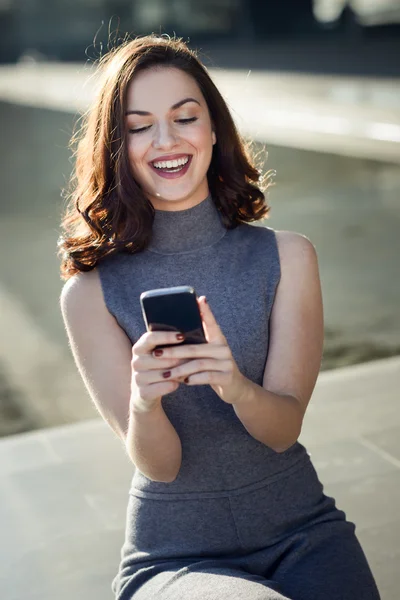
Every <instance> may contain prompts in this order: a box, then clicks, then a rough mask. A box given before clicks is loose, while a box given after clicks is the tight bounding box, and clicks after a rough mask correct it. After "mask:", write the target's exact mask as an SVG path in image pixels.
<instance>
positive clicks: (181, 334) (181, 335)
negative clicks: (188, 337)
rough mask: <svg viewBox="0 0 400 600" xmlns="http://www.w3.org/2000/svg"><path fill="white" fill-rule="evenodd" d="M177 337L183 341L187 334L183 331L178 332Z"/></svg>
mask: <svg viewBox="0 0 400 600" xmlns="http://www.w3.org/2000/svg"><path fill="white" fill-rule="evenodd" d="M176 339H177V340H179V341H182V340H184V339H185V336H184V335H183V333H177V334H176Z"/></svg>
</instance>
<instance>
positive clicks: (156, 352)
mask: <svg viewBox="0 0 400 600" xmlns="http://www.w3.org/2000/svg"><path fill="white" fill-rule="evenodd" d="M162 354H163V351H162V350H154V356H162Z"/></svg>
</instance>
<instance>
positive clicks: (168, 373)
mask: <svg viewBox="0 0 400 600" xmlns="http://www.w3.org/2000/svg"><path fill="white" fill-rule="evenodd" d="M162 376H163V377H164V378H165V379H167V378H168V377H171V371H164V373H163V374H162Z"/></svg>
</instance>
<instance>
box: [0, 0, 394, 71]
mask: <svg viewBox="0 0 400 600" xmlns="http://www.w3.org/2000/svg"><path fill="white" fill-rule="evenodd" d="M391 28H392V29H391ZM396 28H397V29H396ZM372 30H373V36H374V40H375V41H373V46H371V37H370V36H369V34H370V33H371V31H372ZM377 31H378V36H379V39H380V40H383V44H381V42H380V41H379V44H378V45H376V39H377V35H376V32H377ZM151 32H156V33H168V34H176V35H178V36H181V37H183V38H184V39H185V40H188V39H189V41H190V43H191V44H192V45H193V46H195V47H199V46H200V47H202V48H203V49H206V51H210V55H211V56H214V57H216V58H217V57H218V62H219V64H223V65H225V66H226V65H228V66H229V65H234V66H237V67H239V66H242V67H243V66H244V65H245V66H246V68H265V66H266V64H268V66H269V68H275V69H278V70H279V69H282V68H288V69H289V70H290V69H291V70H299V69H304V70H306V71H307V70H309V71H313V72H337V71H338V72H345V71H346V70H348V69H349V66H348V65H351V69H350V70H351V72H353V73H361V72H365V73H369V72H372V73H373V74H379V75H384V74H386V75H396V76H397V74H398V72H399V69H400V67H399V65H398V62H399V61H398V60H397V59H396V58H395V57H396V56H398V52H399V45H400V44H399V40H400V35H399V33H400V0H279V1H278V0H0V62H3V63H4V62H15V61H18V60H40V58H41V57H42V58H44V59H45V60H61V61H84V60H85V59H86V58H88V59H89V60H94V59H97V58H98V57H99V56H100V55H102V54H104V53H105V52H106V51H107V49H108V47H109V46H110V45H111V46H114V45H115V44H116V43H118V41H119V40H122V39H124V37H125V35H126V33H128V34H130V35H132V36H135V35H143V34H148V33H151ZM389 38H390V39H389ZM310 40H311V44H309V42H310ZM281 42H282V45H281V47H280V48H277V47H274V48H272V51H271V46H270V45H271V44H272V45H273V44H279V43H281ZM288 42H289V44H288ZM293 42H294V44H293ZM290 44H292V45H290ZM307 44H308V45H307ZM266 45H269V46H268V52H266V51H265V46H266ZM216 46H218V48H217V52H216ZM221 49H222V50H221ZM218 52H222V53H220V54H218ZM257 54H258V57H259V60H258V62H257V60H255V57H256V55H257ZM378 55H379V57H380V58H379V60H378V62H377V58H376V57H377V56H378ZM265 57H268V63H267V61H266V58H265ZM203 60H204V57H203Z"/></svg>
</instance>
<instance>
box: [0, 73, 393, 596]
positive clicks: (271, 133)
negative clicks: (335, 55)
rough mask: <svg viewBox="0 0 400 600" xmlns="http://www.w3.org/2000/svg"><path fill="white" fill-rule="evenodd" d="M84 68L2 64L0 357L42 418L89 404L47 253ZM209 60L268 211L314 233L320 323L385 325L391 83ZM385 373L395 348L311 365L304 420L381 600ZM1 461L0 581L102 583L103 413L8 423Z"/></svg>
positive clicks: (388, 509) (115, 488) (389, 481)
mask: <svg viewBox="0 0 400 600" xmlns="http://www.w3.org/2000/svg"><path fill="white" fill-rule="evenodd" d="M88 74H89V71H88V69H83V68H81V67H77V66H76V65H54V64H50V65H38V66H35V65H32V66H30V67H27V66H18V67H14V68H9V67H2V68H1V69H0V98H2V99H3V100H6V101H7V100H8V101H9V102H12V103H14V106H11V105H4V106H3V112H2V115H3V116H4V121H3V123H2V132H3V136H2V137H3V141H2V147H1V154H2V158H3V169H4V173H3V179H4V185H3V194H2V198H3V199H2V208H1V219H0V233H1V238H2V247H4V248H5V249H6V251H5V252H2V253H1V256H0V272H1V281H0V325H1V330H2V343H1V344H0V361H1V363H2V365H3V367H4V368H5V370H6V374H7V377H8V378H9V379H10V381H12V383H13V385H14V386H16V387H18V389H19V390H20V392H21V396H22V402H25V408H26V407H27V406H28V404H30V405H31V408H32V415H29V418H31V420H32V422H33V423H35V421H36V422H39V423H42V424H43V425H49V424H51V423H52V422H62V421H68V420H74V419H78V418H88V417H90V416H94V414H95V413H94V409H93V407H92V406H91V405H90V402H89V400H88V399H87V397H85V394H84V392H83V386H82V384H81V382H80V381H79V380H78V376H77V374H76V371H75V368H74V366H73V364H72V362H71V357H70V356H69V354H68V349H67V348H66V343H65V334H64V332H63V329H62V325H61V321H60V315H59V309H58V304H57V303H58V293H59V289H60V286H61V284H60V281H59V279H58V276H57V259H56V257H55V242H56V239H57V235H58V234H57V230H58V217H59V214H58V210H59V204H57V205H55V203H58V188H59V186H60V185H61V181H60V177H59V175H60V173H59V172H60V171H61V170H62V173H63V175H65V174H66V173H65V163H64V161H65V159H66V156H67V153H66V151H65V148H64V146H65V144H66V142H67V137H68V135H67V134H68V133H69V131H70V129H69V128H70V122H71V118H72V114H76V113H77V111H78V110H83V109H85V107H86V106H87V102H88V100H89V99H90V98H91V97H92V94H93V83H94V82H93V81H90V80H89V82H88V83H86V85H85V86H83V82H84V81H85V80H86V79H87V77H88ZM213 74H214V76H215V79H216V81H217V83H218V84H219V85H220V87H221V89H222V90H223V91H224V93H225V94H226V96H227V97H228V100H229V103H230V105H231V107H232V108H233V110H234V113H235V114H236V118H237V120H238V124H239V126H240V127H241V129H242V130H243V131H245V132H247V133H248V134H251V135H253V136H255V137H256V139H259V140H260V141H267V142H268V149H269V151H270V157H269V161H268V163H267V164H268V165H269V166H271V167H274V168H277V171H278V178H277V187H276V188H274V189H273V190H272V192H271V204H272V212H271V219H270V225H271V226H273V227H276V228H287V229H296V230H298V231H302V232H303V233H305V234H307V235H309V236H310V238H311V239H312V240H313V242H314V243H315V244H316V246H317V250H318V254H319V260H320V269H321V275H322V280H323V289H324V295H325V298H324V303H325V313H326V322H327V325H328V327H329V329H331V330H332V332H333V334H334V335H337V336H338V337H339V339H340V340H344V341H345V342H346V343H352V342H358V343H360V341H362V340H369V341H371V340H376V341H379V342H381V343H385V344H388V343H391V344H395V343H396V340H397V342H398V340H399V339H400V337H399V334H400V319H399V314H398V313H399V311H398V306H399V305H400V285H399V279H400V278H399V277H398V258H397V257H398V256H399V255H400V254H399V253H400V245H399V244H400V236H399V235H398V232H399V226H400V206H399V202H398V198H399V190H400V171H399V167H398V163H399V159H400V153H399V148H400V146H399V142H400V140H399V138H398V128H399V123H400V106H399V104H400V94H399V84H398V83H397V82H396V81H379V82H377V81H372V80H363V81H359V82H357V81H355V80H354V79H351V80H346V79H343V78H341V79H337V78H333V79H327V78H324V79H323V80H322V79H319V78H314V77H307V76H291V75H285V76H283V75H280V74H261V73H254V72H253V73H251V74H250V75H248V74H247V72H213ZM361 98H362V99H363V100H362V101H361ZM18 105H20V107H18ZM23 106H25V107H26V106H28V107H29V106H30V107H31V108H30V109H27V110H23ZM42 108H50V109H52V111H51V114H50V113H48V112H47V113H45V111H43V110H42ZM60 111H61V112H60ZM62 111H66V112H67V113H69V116H68V118H64V116H63V112H62ZM383 138H384V139H383ZM288 148H292V150H288ZM298 148H304V149H308V150H311V149H314V150H317V151H319V152H322V154H321V153H315V154H314V153H312V152H310V153H301V152H300V153H299V152H297V150H296V149H298ZM328 152H331V153H333V154H334V156H332V155H329V154H328ZM347 155H350V156H354V157H356V158H355V160H350V159H349V160H348V159H346V156H347ZM385 161H386V162H385ZM16 165H17V167H18V168H17V172H16V173H15V167H16ZM13 169H14V171H13ZM63 169H64V170H63ZM9 173H15V174H14V177H13V180H12V181H11V183H10V182H7V178H6V177H5V176H6V175H7V174H9ZM24 173H29V176H28V177H26V176H25V177H24V176H23V174H24ZM305 173H306V175H305ZM27 249H28V250H27ZM44 299H45V302H44ZM399 384H400V359H398V358H392V359H388V360H384V361H377V362H374V363H366V364H364V365H359V366H356V367H347V368H345V369H336V370H335V371H327V372H324V373H322V374H321V376H320V378H319V381H318V384H317V389H316V391H315V393H314V396H313V399H312V401H311V404H310V407H309V410H308V413H307V417H306V421H305V425H304V430H303V434H302V441H303V442H304V443H305V444H306V445H307V447H308V449H309V451H310V453H311V456H312V459H313V461H314V464H315V465H316V467H317V470H318V473H319V475H320V477H321V480H322V481H323V483H324V484H325V486H326V493H328V494H332V495H333V496H335V497H336V498H337V501H338V505H339V506H340V507H341V508H343V509H344V510H345V511H346V513H347V515H348V518H349V519H351V520H353V521H354V522H355V523H356V525H357V530H358V534H359V537H360V539H361V541H362V543H363V546H364V548H365V551H366V553H367V556H368V558H369V559H370V562H371V566H372V568H373V571H374V573H375V575H376V578H377V580H378V584H379V587H380V590H381V593H382V599H383V600H397V599H398V597H399V590H400V575H399V574H398V564H399V559H400V546H399V543H398V540H399V535H400V520H399V517H398V507H399V506H400V472H399V468H400V441H399V440H400V411H399V409H398V390H399V389H400V385H399ZM55 399H57V402H56V401H55ZM99 466H101V468H99ZM0 470H1V473H2V474H3V477H2V478H1V481H0V497H1V499H2V501H1V503H0V525H1V534H2V542H3V543H2V544H1V548H0V565H1V568H0V569H1V570H0V573H1V574H2V576H3V579H0V587H1V588H2V589H5V590H6V594H5V596H6V597H7V598H8V599H13V600H22V599H24V600H25V599H32V600H33V599H38V600H39V598H40V600H47V599H50V598H51V599H53V598H54V597H57V598H59V599H60V600H62V599H63V598H64V597H65V598H68V600H69V599H70V598H71V596H73V597H77V598H96V600H102V599H103V598H104V599H106V598H111V592H110V581H111V578H112V576H113V575H114V573H115V570H116V568H117V563H118V559H119V549H120V546H121V544H122V538H123V528H124V519H125V507H126V502H127V488H128V484H129V480H130V477H131V475H132V466H131V465H130V463H129V462H128V460H127V459H126V458H125V456H124V452H123V449H122V447H121V445H120V443H119V442H118V441H117V440H116V438H115V437H114V436H113V434H112V433H111V432H110V430H108V429H107V427H106V426H105V425H104V423H103V422H102V421H101V420H99V419H95V420H92V419H89V420H87V421H84V422H81V423H78V424H75V425H67V426H63V427H59V428H49V429H43V430H40V431H37V432H32V433H28V434H22V435H18V436H13V437H9V438H4V439H2V440H0Z"/></svg>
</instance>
